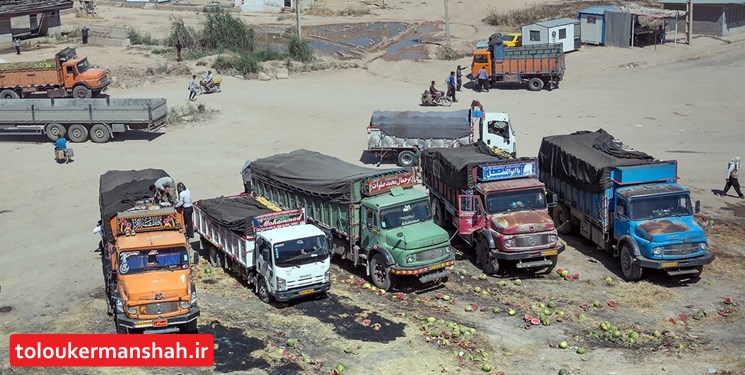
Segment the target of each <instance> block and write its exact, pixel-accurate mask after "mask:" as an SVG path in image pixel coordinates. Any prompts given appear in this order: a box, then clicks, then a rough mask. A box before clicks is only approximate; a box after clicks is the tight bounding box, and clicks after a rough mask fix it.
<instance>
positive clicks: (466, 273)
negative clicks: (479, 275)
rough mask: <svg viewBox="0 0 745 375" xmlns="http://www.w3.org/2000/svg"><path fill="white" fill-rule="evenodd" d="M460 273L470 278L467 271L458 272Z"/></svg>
mask: <svg viewBox="0 0 745 375" xmlns="http://www.w3.org/2000/svg"><path fill="white" fill-rule="evenodd" d="M458 273H459V274H460V275H461V276H468V271H466V270H460V271H458Z"/></svg>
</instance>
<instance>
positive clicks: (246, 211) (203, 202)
mask: <svg viewBox="0 0 745 375" xmlns="http://www.w3.org/2000/svg"><path fill="white" fill-rule="evenodd" d="M196 204H197V205H198V206H199V208H200V209H202V211H203V212H204V213H205V214H207V216H209V217H210V219H212V220H214V221H215V222H217V223H218V224H220V225H221V226H223V227H225V228H227V229H230V230H232V231H233V232H236V233H239V234H241V235H245V236H252V235H253V234H254V233H253V225H252V220H253V218H254V217H256V216H259V215H263V214H268V213H271V212H274V211H272V210H271V209H269V208H267V207H266V206H264V205H263V204H261V203H260V202H259V201H257V200H256V199H255V198H253V197H251V196H250V195H241V196H237V197H230V198H226V197H218V198H212V199H200V200H199V201H198V202H196Z"/></svg>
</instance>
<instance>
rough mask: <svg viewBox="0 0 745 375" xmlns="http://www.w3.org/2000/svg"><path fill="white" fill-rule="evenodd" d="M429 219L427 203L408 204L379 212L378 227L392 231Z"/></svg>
mask: <svg viewBox="0 0 745 375" xmlns="http://www.w3.org/2000/svg"><path fill="white" fill-rule="evenodd" d="M430 217H431V215H430V213H429V204H427V201H418V202H409V203H406V204H402V205H400V206H396V207H393V208H386V209H384V210H383V211H381V212H380V227H381V228H383V229H392V228H398V227H403V226H406V225H409V224H415V223H420V222H422V221H427V220H429V218H430Z"/></svg>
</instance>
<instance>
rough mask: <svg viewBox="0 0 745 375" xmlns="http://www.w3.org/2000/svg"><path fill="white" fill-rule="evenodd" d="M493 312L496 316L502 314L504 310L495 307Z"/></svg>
mask: <svg viewBox="0 0 745 375" xmlns="http://www.w3.org/2000/svg"><path fill="white" fill-rule="evenodd" d="M491 312H493V313H495V314H499V313H501V312H502V309H500V308H499V307H494V308H492V309H491Z"/></svg>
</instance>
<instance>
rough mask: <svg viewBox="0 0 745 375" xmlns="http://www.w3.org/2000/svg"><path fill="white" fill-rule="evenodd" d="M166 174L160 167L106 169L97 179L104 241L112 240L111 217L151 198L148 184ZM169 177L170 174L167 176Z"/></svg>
mask: <svg viewBox="0 0 745 375" xmlns="http://www.w3.org/2000/svg"><path fill="white" fill-rule="evenodd" d="M165 176H168V173H166V172H165V171H164V170H162V169H143V170H140V171H135V170H131V171H108V172H106V173H104V174H102V175H101V178H100V179H99V188H98V192H99V198H98V199H99V201H98V203H99V207H100V210H101V221H102V222H103V229H104V237H105V238H106V241H113V239H114V238H113V232H112V231H111V226H110V221H111V218H113V217H114V216H116V214H117V213H118V212H123V211H127V210H129V209H131V208H134V207H135V205H136V203H137V202H138V201H142V200H144V199H148V198H152V196H153V194H152V193H151V192H150V185H152V184H154V183H155V181H156V180H157V179H159V178H161V177H165ZM169 177H170V176H169Z"/></svg>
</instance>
